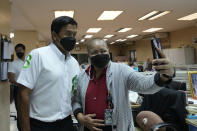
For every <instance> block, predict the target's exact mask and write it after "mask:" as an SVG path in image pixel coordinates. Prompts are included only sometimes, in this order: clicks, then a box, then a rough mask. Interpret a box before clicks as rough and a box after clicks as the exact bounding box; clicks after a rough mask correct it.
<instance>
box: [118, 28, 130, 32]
mask: <svg viewBox="0 0 197 131" xmlns="http://www.w3.org/2000/svg"><path fill="white" fill-rule="evenodd" d="M131 29H132V28H122V29H120V30H119V31H118V32H127V31H129V30H131Z"/></svg>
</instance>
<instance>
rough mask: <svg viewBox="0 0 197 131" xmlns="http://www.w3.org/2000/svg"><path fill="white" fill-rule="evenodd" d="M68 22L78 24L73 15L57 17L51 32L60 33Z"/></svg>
mask: <svg viewBox="0 0 197 131" xmlns="http://www.w3.org/2000/svg"><path fill="white" fill-rule="evenodd" d="M68 24H71V25H76V26H77V22H76V21H75V20H74V19H73V18H71V17H68V16H60V17H57V18H56V19H54V20H53V22H52V24H51V32H53V31H54V32H55V33H57V34H59V32H60V30H61V28H62V27H63V26H66V25H68Z"/></svg>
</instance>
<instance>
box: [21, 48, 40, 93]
mask: <svg viewBox="0 0 197 131" xmlns="http://www.w3.org/2000/svg"><path fill="white" fill-rule="evenodd" d="M41 68H42V61H41V57H40V55H39V53H38V51H37V50H33V51H32V52H31V53H30V54H29V55H28V56H27V57H26V60H25V64H24V66H23V68H22V70H21V72H20V74H19V77H18V79H17V83H20V84H22V85H24V86H25V87H27V88H30V89H33V88H34V87H35V84H36V82H37V80H38V79H39V78H38V77H39V74H40V72H41Z"/></svg>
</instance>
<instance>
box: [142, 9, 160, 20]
mask: <svg viewBox="0 0 197 131" xmlns="http://www.w3.org/2000/svg"><path fill="white" fill-rule="evenodd" d="M158 12H159V11H152V12H150V13H148V14H146V15H145V16H143V17H141V18H139V19H138V20H145V19H147V18H149V17H151V16H153V15H155V14H157V13H158Z"/></svg>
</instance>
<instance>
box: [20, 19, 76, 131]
mask: <svg viewBox="0 0 197 131" xmlns="http://www.w3.org/2000/svg"><path fill="white" fill-rule="evenodd" d="M76 33H77V22H76V21H75V20H74V19H72V18H70V17H66V16H62V17H58V18H56V19H54V20H53V22H52V24H51V35H52V40H53V42H52V43H51V44H50V45H49V46H46V47H42V48H38V49H35V50H33V51H31V53H30V54H29V55H28V57H27V59H26V63H25V64H24V67H23V69H22V71H21V73H20V75H19V78H18V80H17V82H18V83H20V88H19V95H18V101H19V102H20V103H19V104H20V106H19V116H20V120H21V121H20V122H21V128H22V131H66V130H68V131H73V126H72V123H73V122H72V119H71V113H72V107H71V92H72V79H73V78H75V77H76V75H77V74H78V73H79V71H80V68H79V65H78V62H77V61H76V60H75V59H74V58H73V57H72V56H71V55H70V54H69V52H70V51H71V50H72V49H73V48H74V46H75V43H76V39H75V36H76Z"/></svg>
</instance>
